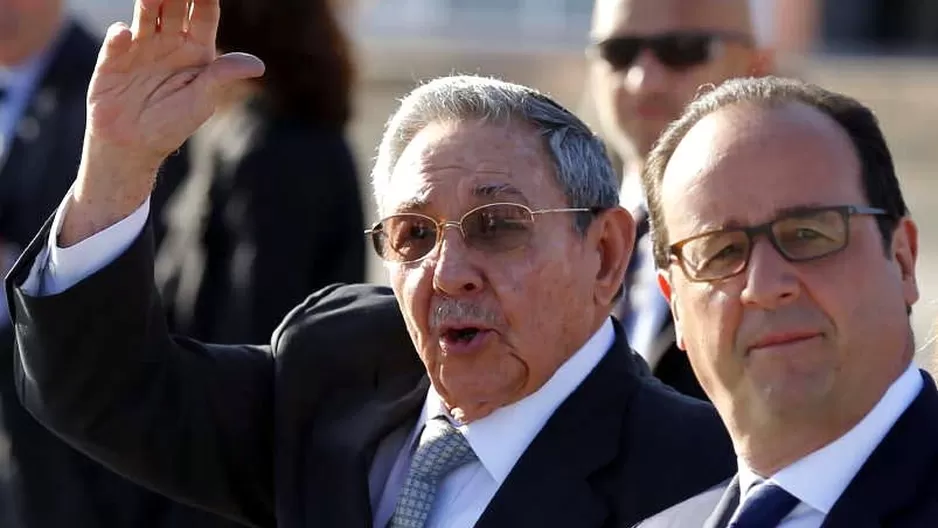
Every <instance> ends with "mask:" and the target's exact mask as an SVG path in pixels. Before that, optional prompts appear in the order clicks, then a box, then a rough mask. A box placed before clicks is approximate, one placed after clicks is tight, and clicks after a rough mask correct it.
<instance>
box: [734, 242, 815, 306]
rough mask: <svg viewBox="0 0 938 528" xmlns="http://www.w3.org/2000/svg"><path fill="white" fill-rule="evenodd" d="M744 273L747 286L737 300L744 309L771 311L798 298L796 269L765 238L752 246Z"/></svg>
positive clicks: (799, 287) (798, 289) (798, 286)
mask: <svg viewBox="0 0 938 528" xmlns="http://www.w3.org/2000/svg"><path fill="white" fill-rule="evenodd" d="M743 273H744V274H745V277H746V285H745V287H744V288H743V291H742V293H741V294H740V298H741V300H742V303H743V304H744V305H751V306H755V307H758V308H762V309H765V310H773V309H776V308H779V307H781V306H784V305H786V304H788V303H791V302H793V301H794V300H795V299H797V298H798V294H799V293H800V289H801V284H800V282H799V279H798V275H797V270H796V268H795V265H794V264H792V263H791V262H788V261H787V260H785V258H784V257H782V256H781V255H780V254H779V253H778V251H776V250H775V248H774V247H773V246H772V243H771V242H769V241H768V240H766V239H765V238H759V239H756V240H755V241H754V242H753V246H752V254H751V255H750V256H749V265H748V267H747V268H746V270H745V271H744V272H743Z"/></svg>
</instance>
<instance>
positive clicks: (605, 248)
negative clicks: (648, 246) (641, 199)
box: [589, 207, 635, 306]
mask: <svg viewBox="0 0 938 528" xmlns="http://www.w3.org/2000/svg"><path fill="white" fill-rule="evenodd" d="M590 230H591V233H590V234H589V236H590V237H592V238H593V242H592V244H594V245H595V247H596V248H597V250H598V253H599V267H598V269H597V270H596V290H595V292H596V293H595V296H596V302H597V303H599V304H600V305H602V306H612V304H613V302H614V300H615V298H616V295H617V294H618V293H619V290H620V289H621V288H622V282H623V281H624V280H625V271H626V269H627V268H628V266H629V259H630V258H631V256H632V246H634V244H635V221H634V220H633V219H632V215H630V214H629V212H628V211H626V210H625V209H623V208H622V207H613V208H610V209H607V210H605V211H603V212H601V213H599V214H598V215H596V218H595V219H594V220H593V225H592V226H590Z"/></svg>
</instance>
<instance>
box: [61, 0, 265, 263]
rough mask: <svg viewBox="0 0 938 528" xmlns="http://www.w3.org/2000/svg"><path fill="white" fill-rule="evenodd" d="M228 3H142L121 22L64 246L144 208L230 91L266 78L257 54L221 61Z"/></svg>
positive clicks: (95, 94) (107, 52) (100, 66)
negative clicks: (219, 43) (165, 165)
mask: <svg viewBox="0 0 938 528" xmlns="http://www.w3.org/2000/svg"><path fill="white" fill-rule="evenodd" d="M219 16H220V8H219V0H136V2H135V6H134V20H133V24H132V26H131V27H129V28H128V27H127V26H126V25H125V24H123V23H116V24H114V25H112V26H111V27H110V28H109V29H108V32H107V36H106V38H105V42H104V46H103V47H102V49H101V53H100V54H99V56H98V63H97V65H96V67H95V71H94V75H93V77H92V80H91V84H90V85H89V89H88V120H87V125H86V130H85V147H84V151H83V155H82V164H81V168H80V169H79V175H78V180H77V183H76V186H75V189H74V193H73V199H72V204H71V207H70V209H69V212H68V214H67V215H66V219H65V223H64V225H63V229H62V232H61V234H60V237H59V243H60V244H61V245H64V246H67V245H71V244H73V243H76V242H79V241H81V240H82V239H84V238H86V237H88V236H90V235H93V234H94V233H96V232H98V231H100V230H102V229H104V228H106V227H108V226H109V225H111V224H112V223H114V222H116V221H118V220H120V219H121V218H123V217H125V216H126V215H128V214H130V213H131V212H132V211H133V210H134V209H135V208H136V207H137V206H139V205H140V204H141V203H142V202H143V200H144V199H146V196H147V195H148V193H149V191H150V189H151V188H152V185H153V180H154V178H155V174H156V171H157V169H158V168H159V165H160V164H161V163H162V161H163V160H164V159H165V158H166V157H167V156H168V155H169V154H170V153H172V152H173V151H174V150H176V149H178V148H179V146H180V145H182V143H183V142H184V141H185V140H186V139H187V138H188V137H189V136H190V135H192V134H193V133H194V132H195V131H196V130H197V129H198V128H199V126H201V125H202V123H204V122H205V121H206V120H207V119H208V118H209V117H210V116H211V115H212V113H213V112H214V109H215V103H216V101H218V100H219V99H220V97H221V96H222V95H223V94H224V92H225V90H226V89H227V88H229V87H230V86H231V85H232V84H233V83H235V82H236V81H239V80H243V79H248V78H251V77H257V76H259V75H261V74H263V71H264V66H263V63H262V62H261V61H260V60H259V59H258V58H257V57H254V56H251V55H247V54H243V53H229V54H225V55H222V56H218V55H217V53H216V48H215V35H216V32H217V30H218V21H219Z"/></svg>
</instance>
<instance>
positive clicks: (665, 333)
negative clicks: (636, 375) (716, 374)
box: [616, 210, 709, 401]
mask: <svg viewBox="0 0 938 528" xmlns="http://www.w3.org/2000/svg"><path fill="white" fill-rule="evenodd" d="M635 221H636V232H635V244H634V246H633V247H632V259H631V260H630V261H629V265H628V268H627V270H626V276H625V284H624V286H623V287H624V293H625V294H624V295H623V296H622V297H621V298H620V299H619V305H618V306H617V307H616V313H617V314H619V315H620V318H621V315H622V314H624V313H625V312H626V311H635V310H642V309H643V307H641V306H634V305H631V304H630V303H629V289H630V288H631V287H633V281H634V279H635V278H636V275H637V274H638V273H640V272H641V269H642V268H643V267H645V266H654V263H653V262H641V261H640V260H641V259H642V258H643V257H645V258H648V259H651V255H650V254H647V255H646V254H643V253H642V252H639V251H636V249H637V248H638V246H639V244H641V243H643V241H645V240H646V239H650V237H651V233H650V232H649V222H648V213H647V212H645V211H644V210H643V211H639V212H638V214H637V215H636V218H635ZM651 347H652V348H653V349H655V350H656V351H663V352H661V359H660V360H659V361H658V363H657V364H656V365H654V369H653V372H654V375H655V377H657V378H658V379H660V380H661V381H663V382H664V383H665V384H666V385H668V386H670V387H673V388H674V389H676V390H677V391H678V392H680V393H682V394H686V395H688V396H692V397H694V398H697V399H700V400H705V401H709V398H708V397H707V394H706V393H705V392H704V390H703V387H701V386H700V382H699V381H697V376H695V375H694V371H693V369H692V368H691V366H690V361H689V360H688V359H687V353H686V352H684V351H683V350H681V349H680V348H678V346H677V341H676V340H675V335H674V319H672V318H671V316H670V314H668V315H667V316H666V317H665V318H664V320H663V321H662V323H661V326H660V327H659V328H658V330H657V333H656V338H655V340H654V343H652V345H651ZM656 353H657V352H656Z"/></svg>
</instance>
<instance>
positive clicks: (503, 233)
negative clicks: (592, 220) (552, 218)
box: [365, 203, 601, 263]
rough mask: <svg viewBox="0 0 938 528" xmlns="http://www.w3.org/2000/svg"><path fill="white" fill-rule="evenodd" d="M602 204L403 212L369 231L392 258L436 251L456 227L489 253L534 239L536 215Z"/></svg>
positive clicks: (471, 243) (378, 248) (385, 256)
mask: <svg viewBox="0 0 938 528" xmlns="http://www.w3.org/2000/svg"><path fill="white" fill-rule="evenodd" d="M600 210H601V208H588V207H571V208H562V209H540V210H537V211H532V210H531V209H530V208H528V207H525V206H524V205H521V204H514V203H491V204H486V205H483V206H481V207H476V208H475V209H473V210H471V211H469V212H468V213H466V214H464V215H463V216H462V218H460V219H459V221H458V222H456V221H437V220H436V219H434V218H431V217H429V216H426V215H422V214H419V213H399V214H395V215H391V216H389V217H387V218H384V219H383V220H381V221H380V222H378V223H377V224H375V225H374V227H372V228H371V229H369V230H367V231H365V234H366V235H370V236H371V242H372V244H373V245H374V248H375V252H376V253H378V256H379V257H381V258H382V259H384V260H387V261H391V262H402V263H406V262H416V261H418V260H420V259H422V258H424V257H425V256H427V255H428V254H430V252H431V251H433V249H434V248H436V246H437V245H438V244H439V243H440V241H441V240H442V239H443V230H444V229H445V228H447V227H456V228H458V229H459V231H460V233H462V236H463V239H464V240H465V241H466V244H467V245H468V246H469V247H471V248H473V249H477V250H480V251H483V252H486V253H493V254H494V253H500V252H504V251H510V250H512V249H517V248H519V247H521V246H524V245H525V244H527V243H528V242H529V241H530V240H531V235H532V234H533V227H534V217H535V216H537V215H542V214H548V213H596V212H599V211H600Z"/></svg>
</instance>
